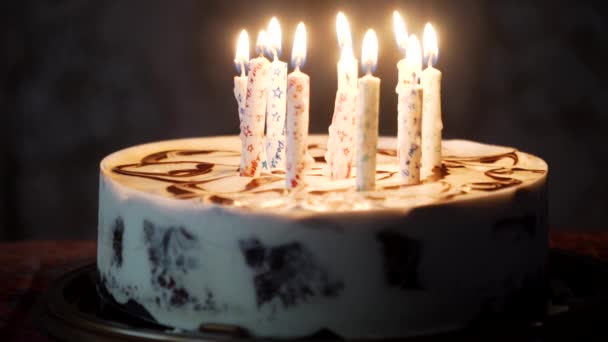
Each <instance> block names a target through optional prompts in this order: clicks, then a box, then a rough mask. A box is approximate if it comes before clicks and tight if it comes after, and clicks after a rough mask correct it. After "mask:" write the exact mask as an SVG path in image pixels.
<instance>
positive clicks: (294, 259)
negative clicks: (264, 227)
mask: <svg viewBox="0 0 608 342" xmlns="http://www.w3.org/2000/svg"><path fill="white" fill-rule="evenodd" d="M240 247H241V251H242V253H243V258H244V261H245V263H246V264H247V265H248V266H249V267H250V268H251V269H252V270H253V273H254V276H253V286H254V288H255V293H256V297H257V304H258V306H259V307H260V306H262V305H264V304H266V303H269V302H272V301H274V300H278V301H279V302H280V303H281V304H282V305H283V307H284V308H288V307H290V306H294V305H297V304H299V303H302V302H305V301H306V300H307V299H308V298H309V297H314V296H324V297H334V296H337V295H339V294H340V292H341V291H342V290H343V288H344V284H343V282H342V281H340V280H336V279H333V277H331V276H330V275H329V274H328V272H327V270H325V269H324V268H323V267H322V266H321V265H319V263H318V262H317V261H316V260H315V259H314V257H313V255H312V253H311V252H310V251H309V250H308V249H307V248H306V247H305V246H304V245H302V244H301V243H299V242H290V243H286V244H282V245H278V246H273V247H269V246H265V245H264V244H263V243H262V242H260V241H259V240H258V239H255V238H251V239H248V240H241V241H240Z"/></svg>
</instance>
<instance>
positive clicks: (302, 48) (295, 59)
mask: <svg viewBox="0 0 608 342" xmlns="http://www.w3.org/2000/svg"><path fill="white" fill-rule="evenodd" d="M304 63H306V26H305V25H304V23H302V22H300V23H299V24H298V27H297V28H296V36H295V38H294V40H293V49H291V64H292V65H293V66H294V67H295V68H296V69H297V68H301V67H303V66H304Z"/></svg>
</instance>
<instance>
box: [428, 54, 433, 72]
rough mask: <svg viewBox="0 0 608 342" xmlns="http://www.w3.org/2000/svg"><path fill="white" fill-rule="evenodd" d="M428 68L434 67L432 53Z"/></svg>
mask: <svg viewBox="0 0 608 342" xmlns="http://www.w3.org/2000/svg"><path fill="white" fill-rule="evenodd" d="M427 66H428V67H429V68H432V67H433V53H432V52H431V53H429V60H428V61H427Z"/></svg>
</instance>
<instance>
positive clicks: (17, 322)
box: [0, 232, 608, 341]
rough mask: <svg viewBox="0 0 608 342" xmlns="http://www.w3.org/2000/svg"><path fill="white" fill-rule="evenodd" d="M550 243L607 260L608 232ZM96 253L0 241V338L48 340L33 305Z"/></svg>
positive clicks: (90, 247) (78, 244)
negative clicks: (56, 282)
mask: <svg viewBox="0 0 608 342" xmlns="http://www.w3.org/2000/svg"><path fill="white" fill-rule="evenodd" d="M550 242H551V247H552V248H559V249H564V250H569V251H575V252H578V253H581V254H585V255H589V256H592V257H594V258H597V259H599V260H602V261H604V262H608V233H600V232H597V233H568V232H560V233H553V234H551V238H550ZM95 254H96V242H95V241H20V242H0V340H2V341H51V339H50V338H48V337H47V336H46V335H45V334H44V332H42V331H40V330H39V329H38V328H37V326H36V324H35V322H34V321H33V320H32V313H33V309H34V308H35V304H36V303H37V302H38V301H39V300H40V299H41V297H42V295H43V294H44V291H45V290H46V289H47V288H48V286H49V285H50V284H51V283H52V281H53V280H54V279H55V278H57V277H58V276H60V275H62V274H64V273H65V272H67V271H69V270H72V269H75V268H77V267H79V266H82V265H85V264H88V263H91V262H94V261H95Z"/></svg>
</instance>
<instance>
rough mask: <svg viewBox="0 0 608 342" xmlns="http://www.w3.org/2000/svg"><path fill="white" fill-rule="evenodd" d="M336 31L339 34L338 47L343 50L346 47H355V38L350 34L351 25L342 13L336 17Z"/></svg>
mask: <svg viewBox="0 0 608 342" xmlns="http://www.w3.org/2000/svg"><path fill="white" fill-rule="evenodd" d="M336 31H337V32H338V45H339V46H340V48H343V47H344V46H346V45H349V46H351V47H352V46H353V37H352V35H351V33H350V24H349V23H348V19H346V16H345V15H344V13H342V12H338V16H337V17H336Z"/></svg>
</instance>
